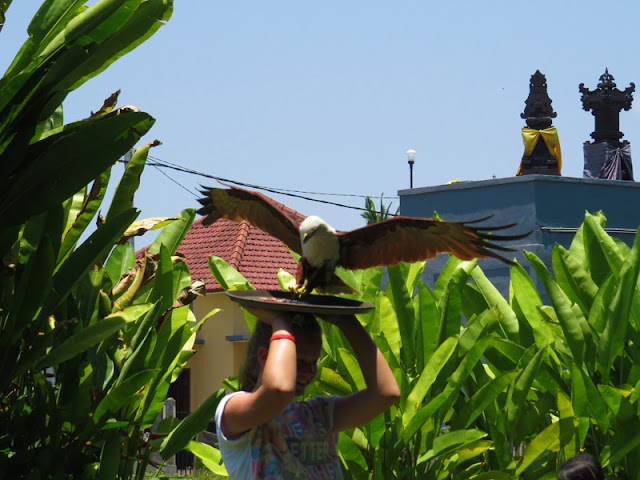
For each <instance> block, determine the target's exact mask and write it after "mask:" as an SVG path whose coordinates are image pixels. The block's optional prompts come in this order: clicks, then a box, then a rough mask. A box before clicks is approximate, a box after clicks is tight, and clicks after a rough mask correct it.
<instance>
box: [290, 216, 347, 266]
mask: <svg viewBox="0 0 640 480" xmlns="http://www.w3.org/2000/svg"><path fill="white" fill-rule="evenodd" d="M298 231H299V232H300V241H301V242H302V252H303V254H304V256H305V257H307V259H308V260H310V261H311V262H312V263H319V262H320V261H321V259H327V258H331V259H333V258H334V257H335V258H337V255H338V233H337V232H336V231H335V230H334V228H333V227H331V225H329V224H328V223H327V222H325V221H324V220H322V219H321V218H320V217H316V216H313V215H312V216H310V217H307V218H306V219H305V220H304V221H303V222H302V223H301V224H300V228H299V229H298Z"/></svg>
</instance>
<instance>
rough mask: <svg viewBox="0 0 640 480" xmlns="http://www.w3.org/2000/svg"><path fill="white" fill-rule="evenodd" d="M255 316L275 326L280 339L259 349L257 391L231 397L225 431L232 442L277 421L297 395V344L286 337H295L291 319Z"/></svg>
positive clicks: (223, 422)
mask: <svg viewBox="0 0 640 480" xmlns="http://www.w3.org/2000/svg"><path fill="white" fill-rule="evenodd" d="M252 313H254V314H255V315H256V316H257V317H258V318H260V319H261V320H263V321H266V322H267V323H271V325H272V330H273V335H274V337H276V338H277V337H280V338H278V339H275V340H273V341H272V342H271V344H270V347H269V348H268V349H267V348H265V347H259V349H258V361H259V366H260V369H261V374H259V375H258V381H257V383H256V386H255V388H254V389H253V391H251V392H246V393H241V394H238V395H235V396H233V397H231V398H230V399H229V400H228V402H227V404H226V406H225V408H224V412H223V414H222V420H221V428H222V432H223V433H224V435H225V436H226V437H227V438H228V439H230V440H233V439H235V438H238V437H240V436H241V435H242V434H243V433H244V432H246V431H248V430H250V429H252V428H254V427H257V426H259V425H262V424H263V423H265V422H267V421H269V420H271V419H272V418H274V417H275V416H276V415H277V414H278V413H280V412H281V411H282V410H283V409H284V407H286V406H287V405H288V404H289V403H290V402H291V401H292V400H293V398H294V395H295V387H296V344H295V343H294V342H293V341H291V340H289V339H287V338H286V336H287V335H291V324H290V321H289V317H288V316H287V315H286V314H282V313H272V312H268V311H255V310H252ZM283 334H284V335H283ZM282 337H285V338H282Z"/></svg>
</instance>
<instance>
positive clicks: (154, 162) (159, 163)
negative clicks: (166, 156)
mask: <svg viewBox="0 0 640 480" xmlns="http://www.w3.org/2000/svg"><path fill="white" fill-rule="evenodd" d="M147 158H148V160H147V162H146V163H147V165H148V166H152V167H155V169H156V170H158V171H159V172H160V173H162V174H163V175H164V176H166V177H167V178H168V179H169V180H171V181H172V182H174V183H175V184H177V185H179V186H180V187H181V188H182V189H184V190H185V191H187V192H189V193H191V194H192V195H193V196H194V197H196V198H197V197H198V196H199V195H198V194H197V193H194V192H193V191H192V190H190V189H188V188H187V187H185V186H184V185H182V184H181V183H180V182H178V181H177V180H176V179H175V178H172V177H170V176H169V175H167V174H166V173H164V172H162V171H161V170H160V168H168V169H171V170H175V171H179V172H183V173H187V174H190V175H196V176H200V177H203V178H209V179H213V180H217V181H219V182H223V183H231V184H233V185H238V186H241V187H247V188H254V189H256V190H263V191H266V192H270V193H275V194H279V195H286V196H289V197H294V198H300V199H302V200H308V201H310V202H316V203H322V204H326V205H333V206H336V207H341V208H348V209H352V210H358V211H362V212H366V211H367V209H366V208H363V207H356V206H353V205H345V204H343V203H338V202H332V201H329V200H322V199H318V198H312V197H308V196H306V195H326V196H344V197H358V198H367V197H369V198H371V197H370V196H369V195H359V194H340V193H321V192H306V191H302V190H288V189H282V188H275V187H266V186H264V185H255V184H251V183H246V182H240V181H238V180H233V179H229V178H224V177H219V176H216V175H211V174H208V173H204V172H199V171H197V170H192V169H189V168H186V167H183V166H181V165H177V164H175V163H171V162H168V161H166V160H162V159H160V158H158V157H154V156H152V155H149V156H148V157H147ZM149 160H151V161H149ZM122 163H125V164H126V163H128V160H126V159H123V160H122ZM302 194H304V195H302ZM380 198H381V199H390V198H395V199H397V198H398V197H385V196H381V197H380ZM389 215H390V216H395V214H393V213H389Z"/></svg>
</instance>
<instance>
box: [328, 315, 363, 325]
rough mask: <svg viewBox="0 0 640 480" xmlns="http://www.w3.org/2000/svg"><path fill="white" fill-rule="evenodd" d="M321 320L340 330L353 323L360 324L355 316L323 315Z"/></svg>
mask: <svg viewBox="0 0 640 480" xmlns="http://www.w3.org/2000/svg"><path fill="white" fill-rule="evenodd" d="M320 318H321V319H322V320H324V321H325V322H327V323H331V324H333V325H335V326H336V327H338V328H342V327H343V326H345V325H349V324H353V323H360V322H358V319H357V318H356V317H355V315H321V316H320Z"/></svg>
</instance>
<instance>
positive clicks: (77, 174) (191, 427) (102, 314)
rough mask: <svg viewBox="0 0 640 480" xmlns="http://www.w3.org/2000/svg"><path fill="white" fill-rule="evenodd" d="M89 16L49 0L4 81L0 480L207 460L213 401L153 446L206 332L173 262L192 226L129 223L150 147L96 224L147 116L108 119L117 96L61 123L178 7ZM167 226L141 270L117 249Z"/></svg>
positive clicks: (105, 10) (0, 86)
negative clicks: (203, 440) (96, 79)
mask: <svg viewBox="0 0 640 480" xmlns="http://www.w3.org/2000/svg"><path fill="white" fill-rule="evenodd" d="M10 3H11V2H4V3H3V4H2V5H1V6H0V20H2V22H4V14H5V12H6V11H7V8H8V7H9V4H10ZM85 3H86V2H85V1H79V0H48V1H46V2H44V3H43V5H42V7H41V8H40V10H39V11H38V13H37V15H36V16H35V17H34V19H33V21H32V22H31V24H30V25H29V28H28V33H29V38H28V39H27V40H26V42H25V44H24V45H23V47H22V49H21V50H20V52H19V53H18V55H17V56H16V57H15V59H14V61H13V62H12V64H11V65H10V66H9V68H8V70H7V72H6V73H5V74H4V76H3V77H2V79H0V119H2V120H1V121H0V173H1V174H0V178H1V180H0V183H1V184H2V188H1V191H0V254H1V255H2V260H3V264H2V273H1V275H0V476H2V477H3V478H5V477H7V478H8V477H9V476H10V477H11V478H57V479H58V478H87V479H89V478H100V479H112V478H121V479H123V478H133V477H136V478H143V476H144V472H145V469H146V465H147V463H148V462H149V461H150V459H149V455H150V452H151V451H152V450H154V449H155V450H158V451H159V452H160V454H161V455H164V457H165V458H166V457H167V456H169V455H170V454H172V453H174V452H175V451H176V449H178V450H179V449H181V448H183V447H185V446H186V445H192V448H194V449H200V450H202V449H203V448H204V447H202V446H200V445H199V444H196V443H194V442H192V438H193V436H195V434H196V433H198V429H200V430H202V424H203V421H204V420H203V419H204V418H206V417H207V415H208V418H211V416H212V415H213V412H212V409H215V404H216V400H217V399H218V398H219V395H216V394H214V395H213V396H212V397H211V399H210V400H208V401H207V402H205V403H206V408H203V409H199V410H198V411H196V412H194V413H196V414H195V415H194V416H193V417H187V419H185V420H184V421H183V422H182V423H178V422H177V421H175V420H169V421H166V422H165V423H164V425H163V427H162V429H161V431H160V432H156V433H155V434H154V435H163V437H162V438H159V439H158V438H157V439H153V438H151V432H150V428H151V426H152V425H153V423H154V421H155V420H156V418H157V416H158V413H159V411H160V410H161V408H162V405H163V403H164V401H165V399H166V394H167V390H168V388H169V384H170V383H171V382H172V381H174V380H175V379H176V377H177V375H179V373H180V371H181V370H182V368H183V367H184V365H185V363H186V362H187V360H188V358H189V357H190V356H191V355H192V349H191V347H192V345H193V342H194V339H195V333H196V332H197V330H198V328H199V327H200V325H201V324H202V321H203V320H201V321H200V322H196V320H195V318H194V317H193V315H192V314H191V312H190V310H189V307H188V303H189V302H190V301H191V299H192V298H193V296H194V295H195V294H196V291H197V288H196V287H197V285H194V284H192V282H191V279H190V277H189V271H188V269H187V267H186V265H185V263H184V262H183V261H182V259H181V258H180V256H179V255H177V254H176V252H177V248H178V245H179V244H180V242H181V241H182V239H183V238H184V235H185V234H186V232H187V230H188V228H189V227H190V225H191V222H192V221H193V218H194V215H195V214H194V211H193V210H185V211H183V212H182V213H181V214H180V215H179V216H176V217H173V218H172V219H170V220H167V219H164V220H157V221H152V222H146V223H142V224H135V223H134V221H135V220H136V218H137V216H138V213H139V212H138V211H137V210H135V209H134V208H133V194H134V193H135V191H136V189H137V188H138V185H139V176H140V173H141V172H142V169H143V168H144V165H145V162H146V159H147V155H148V151H149V148H151V147H152V146H155V145H157V144H158V143H159V142H157V141H154V142H151V143H150V144H147V145H144V146H142V147H140V148H138V149H137V150H136V153H135V154H134V155H133V157H132V159H131V161H130V162H129V163H128V164H127V167H126V170H125V173H124V175H123V177H122V179H120V181H119V183H118V185H117V187H116V192H115V195H114V197H113V200H112V201H111V204H110V207H109V208H108V211H107V214H106V218H102V217H101V216H100V215H98V212H99V209H100V207H101V205H102V203H103V200H104V198H105V192H106V189H107V185H108V183H109V180H110V176H111V170H110V168H111V166H112V165H113V164H114V163H115V162H116V161H117V160H118V159H119V158H121V157H122V156H123V155H124V154H125V153H126V152H127V151H128V150H130V149H131V148H132V147H133V146H134V145H135V144H136V143H137V142H138V141H139V140H140V139H141V137H142V136H143V135H144V134H146V133H147V132H148V130H149V129H150V128H151V126H152V125H153V123H154V119H153V118H152V117H151V116H150V115H149V114H147V113H144V112H139V111H137V109H135V108H130V107H128V108H116V105H117V97H118V93H119V92H116V93H114V94H113V95H111V96H110V97H109V98H108V99H107V100H106V101H105V102H104V104H103V105H102V107H101V108H99V109H97V111H96V113H93V114H91V115H90V116H88V118H86V119H84V120H80V121H77V122H74V123H70V124H66V125H65V124H64V123H63V116H62V107H61V103H62V101H63V100H64V98H65V97H66V95H67V94H68V93H69V92H71V91H72V90H74V89H75V88H77V87H78V86H80V85H81V84H82V83H84V82H85V81H86V80H88V79H90V78H91V77H93V76H95V75H97V74H99V73H100V72H101V71H102V70H104V69H105V68H107V67H108V66H109V65H110V64H111V63H112V62H113V61H115V60H117V59H118V58H119V57H120V56H122V55H124V54H125V53H127V52H128V51H130V50H132V49H133V48H135V47H136V46H137V45H139V44H140V43H141V42H143V41H145V40H146V39H147V38H149V37H150V36H151V35H152V34H153V33H154V32H155V31H156V30H157V29H158V28H159V27H160V26H161V25H163V24H164V22H165V21H166V20H168V18H169V17H170V15H171V11H172V2H171V1H170V0H159V1H157V0H146V1H143V0H139V1H138V0H128V1H127V2H121V1H116V0H101V1H98V2H96V3H94V4H93V5H92V6H91V7H87V6H86V5H85ZM91 182H93V183H92V184H91V187H89V186H88V185H89V184H90V183H91ZM96 216H97V217H98V221H97V222H96V223H97V228H95V229H93V231H92V232H91V231H90V229H89V226H90V224H91V222H92V220H93V219H94V218H96ZM166 222H171V223H170V224H168V225H166V226H164V228H163V231H162V232H161V233H160V235H159V236H158V237H157V239H156V241H155V242H154V244H153V245H152V246H151V248H150V249H149V251H148V252H146V253H145V254H144V255H142V256H140V257H139V258H137V259H136V255H135V252H134V251H133V247H132V246H131V245H130V244H129V243H127V242H126V239H127V238H129V237H130V236H132V235H136V234H141V233H143V232H144V231H145V230H147V229H150V228H154V227H155V226H157V225H158V224H164V223H166ZM83 235H87V239H86V240H85V241H84V242H81V241H80V240H81V238H82V237H83ZM208 418H207V421H208ZM160 440H161V441H160ZM165 441H166V445H165ZM154 442H155V443H154ZM193 445H195V446H193Z"/></svg>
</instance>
